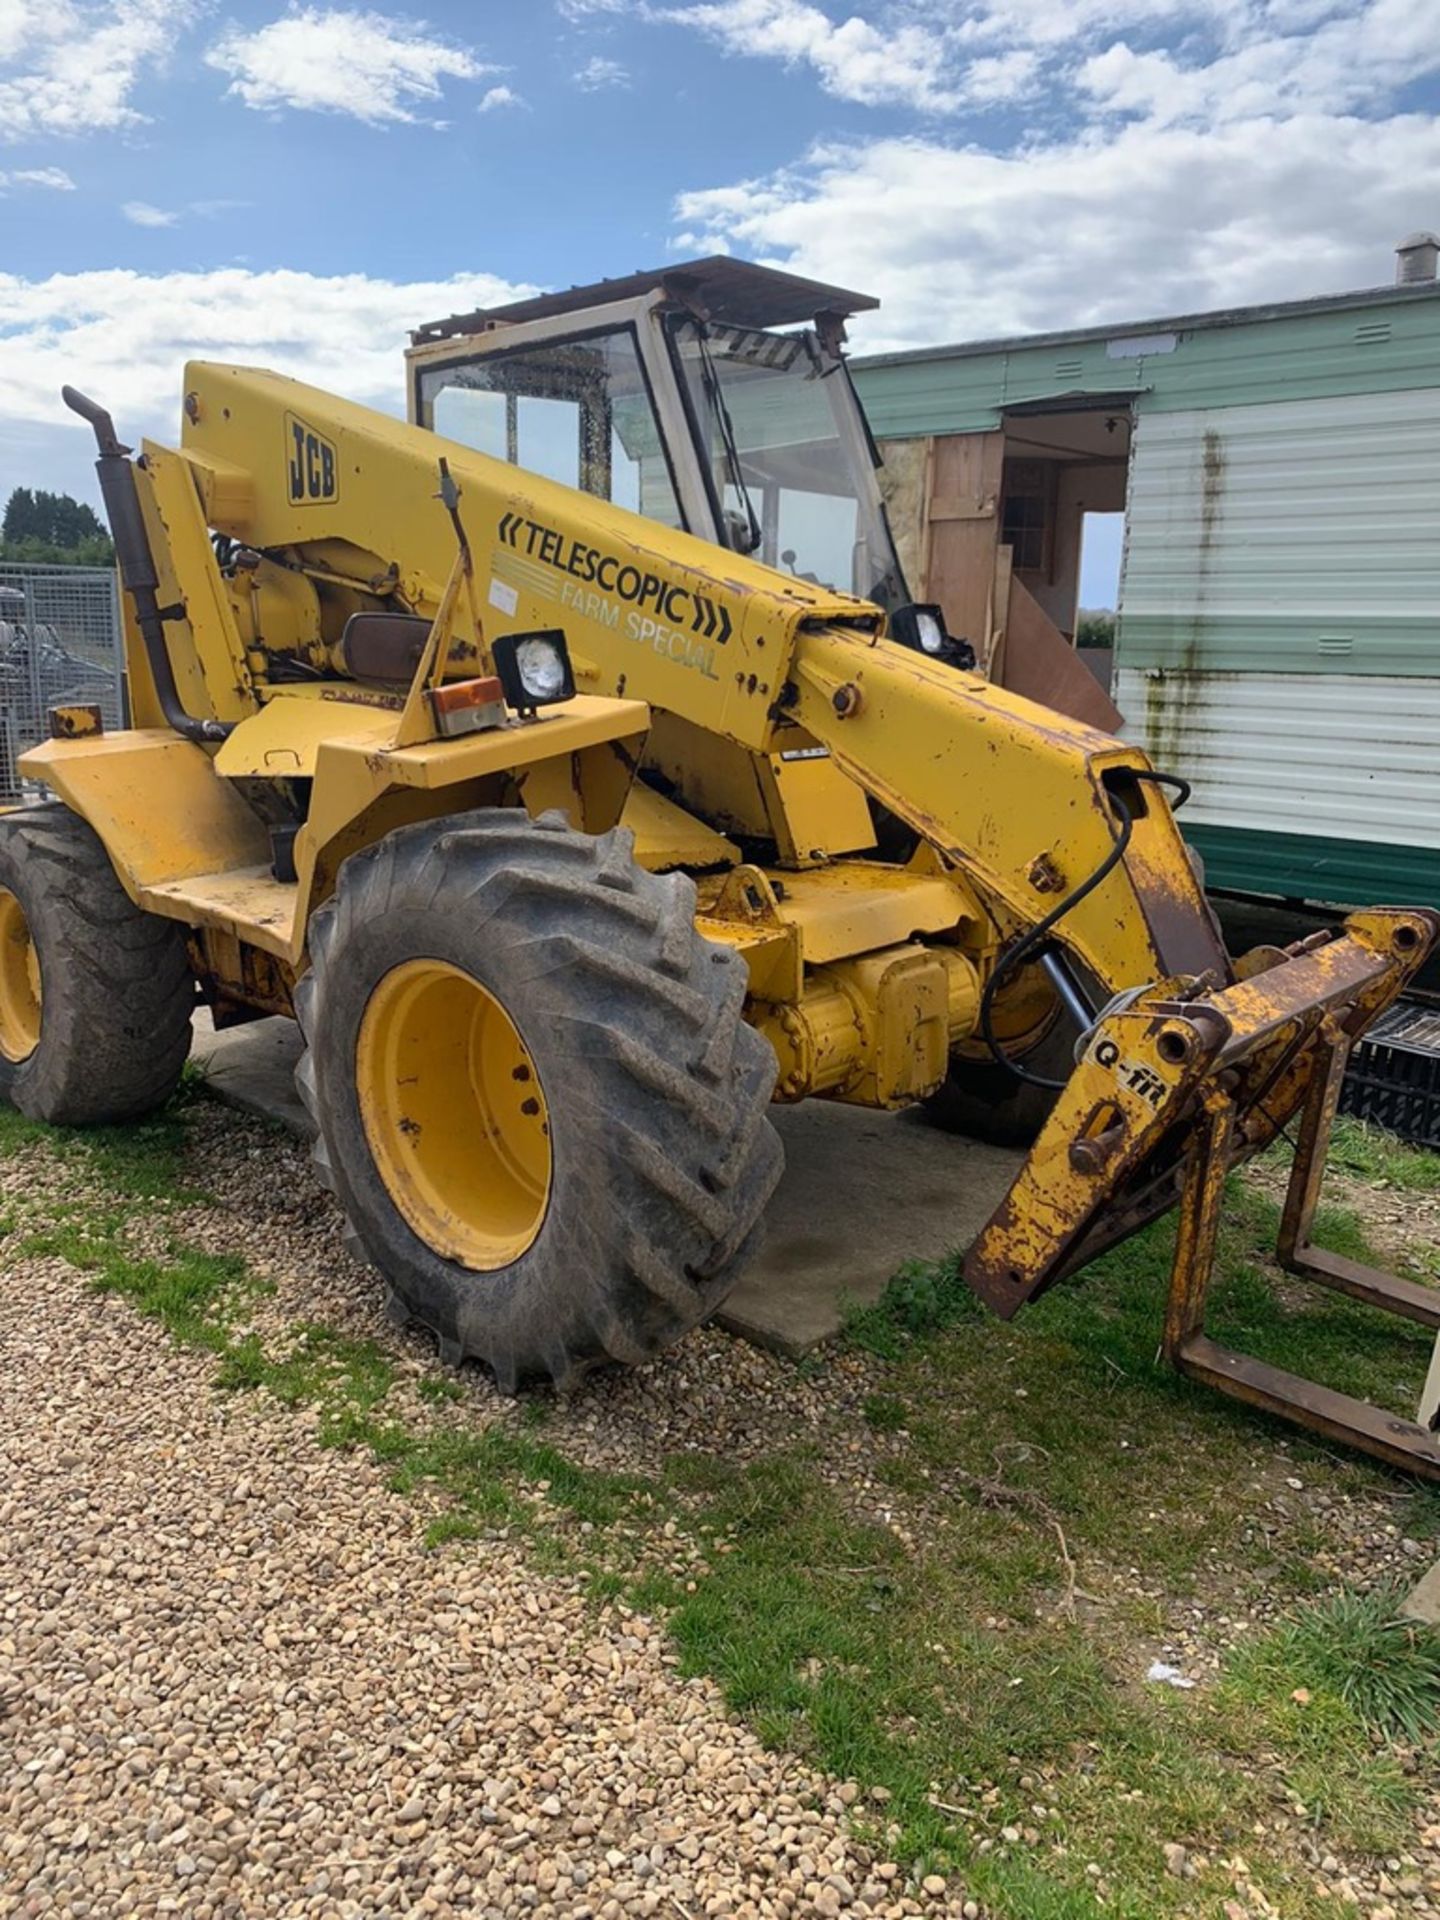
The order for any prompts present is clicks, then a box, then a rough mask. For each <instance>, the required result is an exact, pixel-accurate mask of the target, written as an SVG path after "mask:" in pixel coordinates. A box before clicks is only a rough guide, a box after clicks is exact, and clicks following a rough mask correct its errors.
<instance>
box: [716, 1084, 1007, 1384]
mask: <svg viewBox="0 0 1440 1920" xmlns="http://www.w3.org/2000/svg"><path fill="white" fill-rule="evenodd" d="M771 1117H772V1119H773V1120H774V1122H775V1126H776V1129H777V1131H778V1132H779V1134H780V1137H781V1139H782V1140H783V1141H784V1142H785V1173H784V1176H783V1177H782V1179H781V1181H780V1185H779V1186H778V1187H777V1188H776V1190H775V1197H774V1198H773V1199H772V1200H771V1202H770V1207H769V1211H768V1213H767V1215H766V1221H765V1225H766V1235H765V1241H764V1244H763V1246H762V1247H761V1249H760V1253H759V1256H758V1258H757V1259H756V1260H755V1261H754V1263H753V1264H752V1265H751V1266H750V1267H749V1268H747V1270H746V1272H745V1274H744V1275H743V1277H742V1278H741V1280H740V1283H739V1285H738V1286H737V1287H736V1288H735V1290H734V1292H733V1293H732V1294H731V1295H730V1297H729V1299H728V1300H727V1301H726V1302H725V1304H724V1306H723V1307H722V1308H721V1309H720V1312H719V1313H718V1314H717V1315H716V1319H717V1320H718V1322H719V1324H720V1325H721V1326H722V1327H728V1328H730V1330H731V1331H732V1332H734V1333H738V1334H742V1335H743V1336H744V1337H745V1339H747V1340H752V1341H754V1342H755V1344H756V1345H757V1346H762V1347H772V1348H774V1349H776V1350H777V1351H779V1352H781V1353H788V1354H791V1355H794V1356H796V1357H798V1356H799V1355H800V1354H802V1353H806V1352H808V1351H809V1349H810V1348H811V1347H814V1346H816V1345H818V1344H819V1342H820V1341H822V1340H828V1339H830V1338H832V1337H833V1335H835V1334H836V1333H838V1332H839V1331H840V1326H841V1323H842V1321H843V1320H844V1318H845V1314H846V1311H847V1309H848V1308H849V1307H850V1306H851V1305H852V1304H853V1305H858V1306H869V1305H871V1304H872V1303H873V1302H874V1301H876V1300H878V1299H879V1298H880V1295H881V1294H882V1293H883V1292H884V1291H885V1286H886V1282H887V1281H888V1280H890V1279H891V1277H892V1276H893V1274H894V1273H895V1271H896V1269H897V1268H898V1267H899V1266H901V1265H902V1264H903V1263H904V1262H905V1261H906V1260H916V1259H918V1260H938V1259H940V1258H941V1257H942V1256H943V1255H945V1254H947V1253H953V1252H955V1251H956V1250H957V1249H962V1248H964V1247H967V1246H968V1245H969V1244H970V1242H971V1241H972V1240H973V1239H974V1238H975V1235H976V1234H977V1233H978V1232H979V1231H980V1228H981V1227H982V1226H984V1224H985V1222H986V1220H987V1219H988V1218H989V1216H990V1214H991V1213H992V1212H993V1211H994V1209H995V1208H996V1207H997V1206H998V1205H999V1204H1000V1201H1001V1200H1002V1199H1003V1198H1004V1196H1005V1192H1006V1189H1007V1188H1008V1187H1009V1185H1010V1182H1011V1181H1012V1180H1013V1179H1014V1177H1015V1173H1016V1169H1017V1168H1018V1167H1019V1165H1020V1162H1021V1160H1022V1159H1023V1157H1024V1156H1023V1155H1022V1154H1019V1153H1017V1152H1015V1151H1014V1150H1013V1149H1011V1148H1003V1147H987V1146H982V1145H981V1144H980V1143H979V1142H978V1141H975V1140H961V1139H957V1138H956V1137H955V1135H953V1134H947V1133H940V1132H939V1131H938V1130H937V1129H936V1128H934V1127H931V1126H927V1125H926V1123H925V1121H924V1120H923V1119H922V1118H921V1117H920V1115H919V1114H917V1113H871V1112H868V1111H867V1110H866V1109H865V1108H863V1107H844V1106H840V1105H837V1104H836V1103H835V1102H834V1101H830V1100H804V1101H802V1102H801V1103H800V1105H799V1106H796V1107H776V1108H775V1109H774V1110H773V1112H772V1115H771Z"/></svg>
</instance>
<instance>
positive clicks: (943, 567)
mask: <svg viewBox="0 0 1440 1920" xmlns="http://www.w3.org/2000/svg"><path fill="white" fill-rule="evenodd" d="M1004 449H1005V436H1004V434H1003V433H998V432H997V433H963V434H947V435H946V436H945V437H944V438H942V439H938V440H937V441H936V442H935V453H934V460H933V463H932V467H931V475H930V505H929V509H928V512H929V523H930V524H929V556H928V560H929V564H928V565H927V567H926V569H925V598H926V599H927V600H933V601H936V602H938V604H939V605H940V606H942V607H943V608H944V609H945V623H946V625H947V626H948V627H949V629H950V631H951V633H953V634H957V635H959V636H961V637H962V638H964V639H966V640H968V641H969V642H970V644H971V645H972V646H973V647H974V648H975V651H976V652H977V653H978V654H980V655H981V656H982V657H983V655H984V654H985V652H986V651H987V649H988V645H989V640H990V631H991V627H992V626H993V624H994V621H993V610H994V601H993V593H994V581H995V545H996V540H997V538H998V534H999V519H998V507H999V499H1000V470H1001V466H1002V464H1003V460H1004Z"/></svg>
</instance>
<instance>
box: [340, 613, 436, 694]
mask: <svg viewBox="0 0 1440 1920" xmlns="http://www.w3.org/2000/svg"><path fill="white" fill-rule="evenodd" d="M429 637H430V622H429V621H428V620H426V619H423V618H422V617H421V615H419V614H418V613H352V614H351V616H350V618H349V619H348V620H347V621H346V622H345V631H344V632H343V633H342V634H341V636H340V657H341V659H342V660H343V661H344V662H345V671H346V672H347V673H348V674H350V675H351V677H352V678H353V679H356V680H378V681H379V682H380V683H381V685H382V686H387V687H408V686H409V684H410V682H411V681H412V680H413V679H414V678H415V669H416V667H418V666H419V664H420V655H421V654H422V653H423V652H424V650H425V642H426V641H427V640H428V639H429Z"/></svg>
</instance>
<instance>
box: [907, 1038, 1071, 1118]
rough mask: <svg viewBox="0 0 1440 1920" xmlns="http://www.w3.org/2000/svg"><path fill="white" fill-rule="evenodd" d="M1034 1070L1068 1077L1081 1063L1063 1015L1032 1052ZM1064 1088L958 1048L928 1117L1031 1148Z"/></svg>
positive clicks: (1027, 1059) (1029, 1066)
mask: <svg viewBox="0 0 1440 1920" xmlns="http://www.w3.org/2000/svg"><path fill="white" fill-rule="evenodd" d="M1017 1058H1018V1060H1019V1063H1020V1065H1021V1066H1023V1067H1024V1068H1025V1069H1026V1070H1027V1071H1028V1072H1030V1073H1037V1074H1040V1075H1042V1076H1043V1077H1044V1078H1045V1079H1047V1080H1066V1079H1068V1078H1069V1076H1070V1074H1071V1073H1072V1072H1073V1071H1074V1067H1075V1028H1074V1027H1073V1026H1072V1025H1071V1023H1070V1022H1069V1021H1068V1020H1067V1019H1065V1018H1064V1017H1063V1015H1062V1016H1059V1017H1057V1018H1056V1019H1055V1020H1054V1022H1053V1023H1052V1024H1051V1026H1050V1028H1049V1030H1048V1032H1047V1033H1046V1034H1045V1036H1044V1038H1043V1039H1041V1040H1040V1041H1038V1042H1037V1043H1036V1045H1035V1046H1033V1047H1032V1048H1031V1049H1030V1051H1029V1052H1028V1053H1025V1054H1022V1055H1018V1056H1017ZM1058 1098H1059V1092H1058V1089H1057V1090H1054V1091H1052V1090H1051V1089H1050V1088H1048V1087H1037V1086H1033V1085H1032V1084H1031V1083H1030V1082H1029V1081H1028V1080H1021V1079H1020V1078H1019V1077H1018V1075H1016V1074H1013V1073H1011V1072H1010V1070H1009V1069H1008V1068H1007V1067H1002V1066H1001V1065H1000V1064H999V1062H998V1061H995V1060H975V1059H971V1058H970V1057H969V1056H968V1055H966V1054H960V1053H952V1054H951V1056H950V1071H949V1073H948V1074H947V1075H946V1076H945V1078H944V1080H943V1081H941V1083H940V1085H939V1086H938V1087H937V1088H936V1089H935V1091H934V1093H932V1094H931V1095H930V1097H929V1098H928V1099H927V1100H926V1101H925V1103H924V1112H925V1117H926V1119H927V1120H929V1122H930V1124H931V1125H932V1126H935V1127H939V1128H941V1129H942V1131H943V1132H945V1133H963V1134H965V1135H966V1136H967V1137H968V1138H969V1139H971V1140H984V1141H988V1142H989V1144H990V1145H991V1146H996V1147H1028V1146H1029V1145H1030V1144H1031V1143H1032V1141H1033V1140H1034V1138H1035V1136H1036V1134H1038V1133H1039V1131H1040V1129H1041V1127H1043V1126H1044V1124H1045V1122H1046V1121H1047V1120H1048V1119H1049V1118H1050V1110H1051V1108H1052V1107H1053V1106H1054V1105H1055V1102H1056V1100H1057V1099H1058Z"/></svg>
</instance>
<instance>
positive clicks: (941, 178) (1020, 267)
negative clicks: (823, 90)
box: [676, 114, 1440, 351]
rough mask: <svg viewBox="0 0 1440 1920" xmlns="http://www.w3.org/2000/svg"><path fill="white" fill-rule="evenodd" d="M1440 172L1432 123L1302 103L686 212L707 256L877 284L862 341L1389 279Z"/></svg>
mask: <svg viewBox="0 0 1440 1920" xmlns="http://www.w3.org/2000/svg"><path fill="white" fill-rule="evenodd" d="M1437 177H1440V123H1437V122H1436V121H1435V120H1433V119H1431V118H1429V117H1428V116H1423V115H1419V114H1413V115H1404V116H1397V117H1394V118H1391V119H1389V120H1382V121H1367V120H1360V119H1357V118H1353V117H1338V116H1326V115H1320V114H1308V115H1296V116H1293V117H1292V118H1290V119H1289V120H1284V121H1274V120H1268V119H1256V120H1252V121H1246V122H1231V123H1227V124H1225V125H1223V126H1219V127H1216V128H1213V129H1209V130H1207V131H1203V132H1202V131H1200V130H1198V129H1194V128H1188V127H1176V126H1163V127H1157V126H1151V125H1146V124H1132V125H1123V126H1121V127H1120V128H1119V129H1118V130H1116V131H1114V132H1112V133H1108V134H1107V135H1106V136H1105V137H1103V138H1102V137H1100V136H1099V135H1098V134H1096V133H1083V134H1081V135H1079V136H1077V137H1075V138H1073V139H1070V140H1065V141H1060V142H1056V143H1054V144H1052V145H1048V146H1040V145H1037V146H1034V147H1030V148H1024V149H1021V150H1019V151H1017V152H1014V153H1009V154H999V153H986V152H983V151H981V150H979V149H975V148H957V147H952V146H946V145H943V144H941V143H940V142H938V141H934V140H919V139H916V140H902V139H893V140H879V141H872V142H862V143H857V144H854V145H847V146H843V147H842V146H832V147H828V148H823V149H819V150H817V151H816V152H814V153H813V154H812V155H811V156H810V157H809V159H808V160H807V161H805V162H804V163H803V164H802V165H800V166H798V167H795V168H790V169H786V170H783V171H781V172H778V173H775V174H771V175H769V176H766V177H762V178H759V179H751V180H743V181H739V182H736V183H734V184H732V185H727V186H723V187H718V188H714V189H710V190H707V191H702V192H695V193H687V194H683V195H681V196H680V198H679V200H678V201H677V203H676V215H677V223H678V224H680V225H683V226H684V227H685V228H687V229H688V230H689V231H690V232H691V233H692V234H693V236H694V238H695V241H696V244H697V246H698V247H699V248H701V249H709V248H712V247H715V246H717V245H718V246H720V247H723V248H726V249H731V250H733V251H735V252H737V253H742V254H745V255H747V256H748V257H750V258H758V259H768V260H771V261H773V262H774V263H776V264H778V265H782V266H785V267H788V268H790V269H792V270H794V271H795V272H798V273H806V274H812V275H814V276H815V277H816V278H817V279H821V280H828V281H832V282H837V283H838V284H840V285H842V286H850V287H856V288H858V289H860V290H862V291H865V292H869V293H875V294H878V295H880V296H881V298H882V299H883V302H884V305H883V307H882V309H881V311H880V313H879V314H878V315H875V316H873V317H863V318H861V319H860V320H857V321H856V322H855V323H854V327H853V332H854V336H855V343H856V347H857V350H858V351H864V350H867V349H868V350H873V349H876V348H882V347H905V346H922V345H930V344H933V343H935V342H937V341H944V340H974V339H981V338H984V337H986V336H987V335H995V334H1008V333H1015V332H1022V331H1035V330H1043V329H1046V328H1051V327H1071V326H1083V325H1089V324H1099V323H1102V322H1106V321H1110V320H1116V321H1131V320H1136V319H1140V318H1143V317H1146V316H1149V315H1155V314H1163V313H1166V312H1172V313H1173V312H1182V311H1190V310H1201V309H1204V308H1207V307H1217V306H1227V305H1232V304H1243V303H1245V302H1249V301H1262V300H1270V299H1292V298H1300V297H1302V296H1305V295H1309V294H1318V293H1326V292H1334V291H1336V290H1337V289H1343V288H1349V287H1357V286H1374V285H1378V284H1382V283H1384V282H1386V281H1388V280H1389V279H1390V278H1391V274H1392V262H1391V258H1390V249H1391V248H1392V246H1393V245H1394V243H1395V241H1396V240H1397V239H1398V238H1399V237H1400V236H1401V234H1402V233H1404V232H1405V231H1407V230H1408V229H1411V228H1415V227H1425V226H1431V225H1434V224H1435V212H1436V205H1435V193H1434V188H1433V184H1432V183H1433V182H1434V181H1435V179H1436V178H1437Z"/></svg>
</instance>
